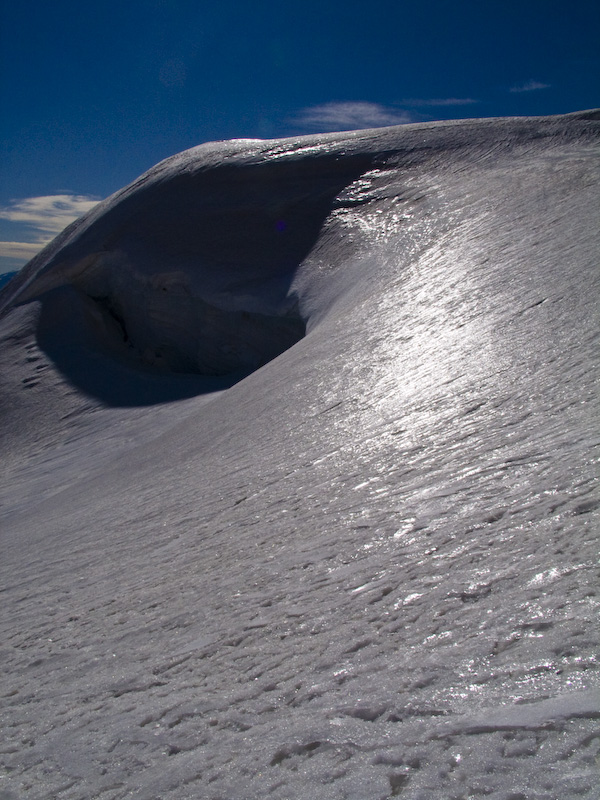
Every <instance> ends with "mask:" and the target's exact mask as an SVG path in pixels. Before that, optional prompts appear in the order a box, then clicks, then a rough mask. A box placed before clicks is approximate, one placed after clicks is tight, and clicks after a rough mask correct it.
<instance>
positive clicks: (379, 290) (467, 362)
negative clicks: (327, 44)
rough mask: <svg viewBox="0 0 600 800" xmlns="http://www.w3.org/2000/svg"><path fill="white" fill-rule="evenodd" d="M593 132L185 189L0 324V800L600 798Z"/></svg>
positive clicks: (245, 160)
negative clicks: (0, 427) (0, 470)
mask: <svg viewBox="0 0 600 800" xmlns="http://www.w3.org/2000/svg"><path fill="white" fill-rule="evenodd" d="M598 120H600V113H598V112H582V113H580V114H574V115H568V116H565V117H552V118H536V119H495V120H471V121H462V122H450V123H448V122H442V123H433V124H419V125H409V126H402V127H394V128H386V129H379V130H372V131H360V132H352V133H344V134H328V135H321V136H311V137H302V138H298V139H286V140H276V141H254V140H252V141H234V142H220V143H215V144H210V145H202V146H200V147H197V148H194V149H193V150H190V151H187V152H185V153H182V154H179V155H177V156H174V157H173V158H170V159H167V160H166V161H164V162H162V163H161V164H159V165H158V166H157V167H155V168H154V169H152V170H150V172H148V173H146V174H145V175H143V176H142V177H141V178H139V179H138V180H137V181H136V182H134V183H133V184H132V185H131V186H129V187H126V188H125V189H123V190H122V191H121V192H118V193H117V194H116V195H115V196H113V197H112V198H109V199H108V200H107V201H105V202H104V203H102V204H100V206H98V207H97V208H95V209H94V210H92V212H90V214H88V215H87V217H85V218H83V219H82V220H79V221H77V222H76V223H74V224H73V225H72V226H71V227H70V228H68V229H67V230H66V231H65V232H64V233H63V234H61V236H59V237H58V239H57V240H55V242H54V243H52V244H50V245H49V246H48V247H47V248H46V249H45V250H44V251H43V252H42V253H41V254H40V255H39V256H37V257H36V258H35V259H34V260H33V261H32V262H30V264H29V265H28V266H27V267H25V268H24V270H23V271H22V272H21V273H19V274H18V275H17V276H16V277H15V278H14V279H13V280H12V281H11V282H10V283H9V284H8V285H7V286H6V287H5V288H4V289H3V290H2V292H0V309H1V313H2V319H1V320H0V335H1V338H2V346H1V349H0V361H1V365H0V384H1V396H0V409H1V413H2V429H1V431H0V439H1V442H2V454H3V458H2V468H3V480H2V489H1V500H2V534H1V543H2V545H1V546H2V559H1V564H0V569H1V571H2V584H1V586H2V622H1V624H2V628H1V640H0V641H1V661H0V664H1V667H0V669H1V670H2V710H1V712H0V713H1V719H2V725H1V726H0V727H1V730H2V736H3V740H2V743H1V744H0V753H1V759H0V763H1V764H2V772H1V773H0V775H1V777H0V798H2V800H14V798H21V797H27V798H35V800H38V798H39V799H40V800H41V798H50V797H52V798H59V799H60V800H83V798H92V797H93V798H102V799H103V800H113V799H114V800H117V798H146V799H147V800H154V799H155V798H163V799H164V800H175V798H177V800H181V799H182V798H210V799H211V800H217V798H219V799H221V798H227V799H228V800H253V799H254V798H256V799H257V800H258V798H264V797H270V798H279V800H283V799H284V798H319V799H320V798H323V799H324V800H325V799H326V800H342V799H345V800H350V799H353V800H372V799H373V800H377V799H378V798H381V799H383V798H389V797H401V798H404V799H405V800H417V798H422V799H423V800H425V798H427V799H428V800H429V798H434V799H435V798H439V800H441V799H442V798H477V797H486V798H492V799H493V800H509V799H512V800H517V798H526V799H527V800H542V798H543V799H544V800H551V799H552V800H557V799H558V798H566V797H581V798H589V799H590V800H591V798H595V797H597V796H598V794H597V793H598V786H599V785H600V780H599V776H598V771H599V766H600V690H599V686H600V675H599V672H598V660H597V658H598V650H597V647H598V609H599V599H598V591H599V589H598V586H599V584H598V563H597V561H598V559H597V556H598V542H597V531H598V518H599V509H600V498H599V493H598V486H597V481H598V449H597V448H598V429H599V425H598V422H599V420H598V405H597V404H598V392H597V381H598V349H599V347H598V342H599V336H598V313H597V310H598V283H599V281H600V276H599V274H598V269H597V256H598V230H599V226H598V207H599V204H598V194H599V193H598V184H599V170H598V135H599V127H600V126H599V122H598Z"/></svg>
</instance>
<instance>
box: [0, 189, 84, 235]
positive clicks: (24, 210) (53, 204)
mask: <svg viewBox="0 0 600 800" xmlns="http://www.w3.org/2000/svg"><path fill="white" fill-rule="evenodd" d="M97 203H98V200H94V199H93V198H91V197H87V196H85V195H77V194H52V195H47V196H44V197H26V198H24V199H22V200H13V201H12V203H11V205H10V206H6V207H4V208H0V219H5V220H8V221H9V222H19V223H24V224H25V225H27V226H28V227H30V228H31V229H32V231H33V233H34V234H35V235H37V236H38V237H39V239H38V241H41V240H42V239H46V240H47V238H48V235H49V234H51V235H53V236H55V235H56V234H57V233H60V232H61V231H62V230H63V228H66V227H67V225H69V224H70V223H71V222H73V220H76V219H77V218H78V217H80V216H81V215H82V214H85V213H86V211H89V210H90V208H93V207H94V206H95V205H96V204H97Z"/></svg>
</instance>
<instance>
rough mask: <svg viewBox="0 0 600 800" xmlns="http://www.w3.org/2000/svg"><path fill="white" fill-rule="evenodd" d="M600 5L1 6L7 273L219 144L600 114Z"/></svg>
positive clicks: (0, 203) (1, 216)
mask: <svg viewBox="0 0 600 800" xmlns="http://www.w3.org/2000/svg"><path fill="white" fill-rule="evenodd" d="M599 35H600V4H598V3H597V2H596V0H594V2H590V1H589V0H585V1H584V0H572V2H570V3H568V4H567V3H564V2H554V0H518V1H517V0H478V2H471V0H465V1H464V2H461V1H460V0H455V2H449V1H448V0H421V1H420V2H419V3H417V2H414V0H413V2H404V0H370V1H369V2H365V1H361V2H358V1H355V2H351V1H348V2H343V3H342V2H339V0H320V2H313V0H304V2H302V3H284V2H274V0H254V1H253V2H246V0H238V2H231V0H220V1H219V2H216V1H213V0H207V1H206V2H202V0H196V2H192V1H191V0H129V1H128V2H123V0H119V2H116V1H115V0H96V2H94V3H85V2H81V0H53V2H51V3H42V2H39V0H19V2H18V3H17V2H15V0H0V37H1V38H0V58H1V62H0V63H1V71H0V95H1V99H2V109H3V113H2V120H1V122H0V141H1V147H2V154H1V172H0V240H2V241H3V242H4V244H0V272H2V271H5V270H7V269H14V268H17V267H18V266H20V265H21V264H23V263H25V262H26V261H27V260H28V259H29V258H30V257H31V256H32V255H33V254H34V253H35V251H36V249H39V247H41V245H42V244H43V243H44V242H46V241H48V240H49V239H50V238H52V237H53V236H54V235H55V234H56V233H58V232H59V231H60V230H61V229H62V227H63V226H64V224H66V223H67V222H68V221H70V220H71V219H73V218H74V217H76V216H77V215H78V214H80V213H83V212H84V211H86V210H87V209H88V208H89V207H90V206H91V205H92V204H93V202H94V201H95V200H98V199H102V198H104V197H107V196H108V195H109V194H111V193H112V192H114V191H116V190H117V189H119V188H120V187H122V186H124V185H125V184H127V183H129V182H130V181H132V180H133V179H134V178H135V177H137V176H138V175H139V174H140V173H142V172H144V171H145V170H146V169H148V168H149V167H151V166H153V165H154V164H155V163H156V162H158V161H160V160H161V159H163V158H165V157H167V156H169V155H172V154H173V153H176V152H179V151H180V150H183V149H186V148H188V147H193V146H194V145H197V144H200V143H201V142H205V141H210V140H214V139H228V138H234V137H235V138H237V137H244V138H245V137H249V138H270V137H277V136H291V135H295V134H301V133H314V132H319V131H328V130H342V129H351V128H363V127H375V126H378V125H392V124H400V123H403V122H412V121H422V120H432V119H459V118H465V117H490V116H507V115H538V114H559V113H565V112H569V111H577V110H580V109H583V108H592V107H595V106H598V105H600V99H599V91H598V90H599V79H598V76H599V75H600V48H599V47H598V41H599V40H600V39H599Z"/></svg>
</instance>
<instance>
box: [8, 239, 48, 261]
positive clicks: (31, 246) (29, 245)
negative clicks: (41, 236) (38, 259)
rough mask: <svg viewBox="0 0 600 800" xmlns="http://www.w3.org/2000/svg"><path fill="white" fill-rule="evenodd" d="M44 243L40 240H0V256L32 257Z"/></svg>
mask: <svg viewBox="0 0 600 800" xmlns="http://www.w3.org/2000/svg"><path fill="white" fill-rule="evenodd" d="M44 244H45V243H40V242H0V258H20V259H27V260H29V259H30V258H33V257H34V256H35V255H37V254H38V253H39V252H40V250H41V249H42V247H43V246H44Z"/></svg>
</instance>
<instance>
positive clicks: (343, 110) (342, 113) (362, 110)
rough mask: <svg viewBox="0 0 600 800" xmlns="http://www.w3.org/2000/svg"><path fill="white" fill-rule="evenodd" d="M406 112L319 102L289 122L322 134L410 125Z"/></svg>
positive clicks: (375, 104) (378, 106)
mask: <svg viewBox="0 0 600 800" xmlns="http://www.w3.org/2000/svg"><path fill="white" fill-rule="evenodd" d="M414 121H415V119H414V117H413V116H412V115H411V114H410V113H409V112H408V111H403V110H398V109H394V108H388V107H386V106H382V105H379V104H378V103H352V102H347V103H341V102H340V103H337V102H333V103H323V104H322V105H319V106H310V107H309V108H305V109H303V110H302V111H301V112H300V113H299V114H298V116H296V117H295V119H294V120H293V122H295V123H296V124H298V125H301V126H302V127H303V128H308V129H310V130H314V131H318V132H324V131H352V130H360V129H361V128H383V127H385V126H386V125H405V124H406V123H408V122H414Z"/></svg>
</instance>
